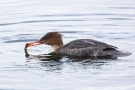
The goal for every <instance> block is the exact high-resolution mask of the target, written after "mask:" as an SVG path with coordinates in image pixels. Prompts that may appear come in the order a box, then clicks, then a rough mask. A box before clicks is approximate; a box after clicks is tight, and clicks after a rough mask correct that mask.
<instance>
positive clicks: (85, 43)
mask: <svg viewBox="0 0 135 90" xmlns="http://www.w3.org/2000/svg"><path fill="white" fill-rule="evenodd" d="M64 47H68V48H70V49H74V48H78V49H79V48H88V47H89V48H90V47H91V48H96V47H97V48H101V49H103V50H104V49H117V47H115V46H112V45H109V44H106V43H103V42H99V41H96V40H93V39H78V40H74V41H71V42H69V43H68V44H66V45H64Z"/></svg>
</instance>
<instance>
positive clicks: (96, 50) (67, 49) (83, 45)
mask: <svg viewBox="0 0 135 90" xmlns="http://www.w3.org/2000/svg"><path fill="white" fill-rule="evenodd" d="M116 48H117V47H115V46H112V45H109V44H106V43H103V42H99V41H96V40H92V39H78V40H74V41H71V42H69V43H68V44H66V45H64V46H63V47H61V48H60V49H59V50H58V53H60V54H66V55H74V56H99V55H100V56H102V55H103V53H102V52H103V51H105V50H116Z"/></svg>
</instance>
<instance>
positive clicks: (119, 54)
mask: <svg viewBox="0 0 135 90" xmlns="http://www.w3.org/2000/svg"><path fill="white" fill-rule="evenodd" d="M104 53H105V54H106V55H110V56H116V57H123V56H129V55H131V53H130V52H125V51H119V50H108V51H104Z"/></svg>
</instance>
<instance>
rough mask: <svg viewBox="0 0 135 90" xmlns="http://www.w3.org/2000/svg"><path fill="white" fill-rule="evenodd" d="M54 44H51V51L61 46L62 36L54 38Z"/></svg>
mask: <svg viewBox="0 0 135 90" xmlns="http://www.w3.org/2000/svg"><path fill="white" fill-rule="evenodd" d="M56 42H57V43H56V44H54V45H51V46H52V51H53V52H55V51H56V50H58V49H59V48H60V47H62V46H63V40H62V38H59V40H56Z"/></svg>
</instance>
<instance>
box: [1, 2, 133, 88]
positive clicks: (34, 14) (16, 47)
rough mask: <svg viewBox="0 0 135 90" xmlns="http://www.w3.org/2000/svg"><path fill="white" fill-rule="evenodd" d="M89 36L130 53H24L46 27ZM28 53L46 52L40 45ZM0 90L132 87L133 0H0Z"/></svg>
mask: <svg viewBox="0 0 135 90" xmlns="http://www.w3.org/2000/svg"><path fill="white" fill-rule="evenodd" d="M51 31H58V32H60V33H62V34H63V40H64V43H65V44H66V43H68V42H70V41H72V40H75V39H80V38H83V39H85V38H87V39H88V38H90V39H95V40H99V41H102V42H105V43H108V44H111V45H114V46H117V47H119V49H120V50H124V51H128V52H131V53H132V55H130V56H127V57H119V58H117V59H85V60H82V61H74V62H72V61H71V60H70V58H67V57H63V58H61V59H60V61H54V60H53V59H52V60H50V61H42V60H41V58H38V57H35V58H27V57H25V52H24V47H25V44H26V43H28V42H33V41H36V40H39V39H40V38H41V37H42V36H43V35H45V34H46V33H47V32H51ZM28 52H29V54H31V55H35V56H36V55H42V54H47V53H49V52H51V47H50V46H47V45H40V46H35V47H30V48H28ZM0 90H135V0H1V1H0Z"/></svg>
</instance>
